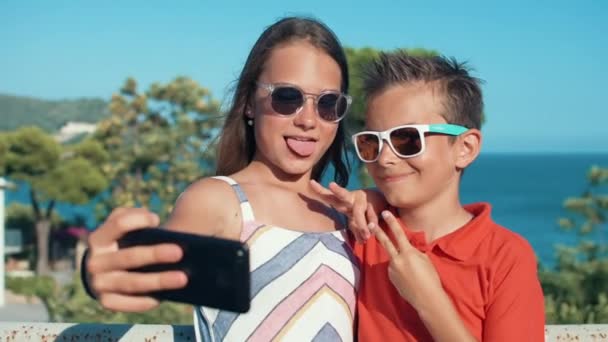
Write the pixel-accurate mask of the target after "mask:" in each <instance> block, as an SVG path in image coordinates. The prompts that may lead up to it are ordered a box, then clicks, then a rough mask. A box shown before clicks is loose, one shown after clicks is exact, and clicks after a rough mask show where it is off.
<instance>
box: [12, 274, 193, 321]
mask: <svg viewBox="0 0 608 342" xmlns="http://www.w3.org/2000/svg"><path fill="white" fill-rule="evenodd" d="M6 287H7V288H8V289H9V290H11V291H12V292H13V293H17V294H21V295H24V296H26V297H29V298H32V297H36V298H38V299H39V300H40V302H41V303H42V304H43V305H44V307H45V309H46V311H47V313H48V316H49V321H50V322H70V323H89V322H103V323H122V324H192V306H191V305H186V304H179V303H170V302H163V303H161V305H160V306H158V307H157V308H155V309H154V310H150V311H146V312H143V313H124V312H114V311H111V310H106V309H104V308H103V307H102V306H101V305H100V304H99V302H98V301H96V300H94V299H92V298H91V297H89V296H88V295H87V294H86V293H85V292H84V288H83V287H82V285H81V283H80V278H79V276H78V275H75V276H74V278H73V279H72V281H71V282H69V283H67V284H65V285H61V284H58V283H57V282H56V281H55V280H54V279H53V278H52V277H49V276H34V277H8V278H7V281H6Z"/></svg>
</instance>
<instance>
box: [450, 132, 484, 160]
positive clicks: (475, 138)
mask: <svg viewBox="0 0 608 342" xmlns="http://www.w3.org/2000/svg"><path fill="white" fill-rule="evenodd" d="M458 140H460V143H459V144H458V147H459V148H458V151H457V153H458V155H457V156H456V167H458V168H459V169H465V168H466V167H467V166H469V165H470V164H471V163H472V162H473V161H474V160H475V158H477V156H478V155H479V152H480V150H481V131H479V130H478V129H474V128H472V129H469V130H468V131H466V132H465V133H463V134H462V135H461V136H460V137H458Z"/></svg>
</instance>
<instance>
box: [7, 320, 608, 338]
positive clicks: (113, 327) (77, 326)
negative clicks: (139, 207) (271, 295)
mask: <svg viewBox="0 0 608 342" xmlns="http://www.w3.org/2000/svg"><path fill="white" fill-rule="evenodd" d="M545 338H546V341H560V342H561V341H608V324H582V325H547V327H546V328H545ZM195 340H196V339H195V337H194V329H193V328H192V326H190V325H162V324H159V325H155V324H135V325H130V324H99V323H33V322H32V323H30V322H0V341H82V342H87V341H104V342H105V341H150V342H152V341H153V342H164V341H175V342H182V341H195Z"/></svg>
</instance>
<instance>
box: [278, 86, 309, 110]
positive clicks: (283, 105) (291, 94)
mask: <svg viewBox="0 0 608 342" xmlns="http://www.w3.org/2000/svg"><path fill="white" fill-rule="evenodd" d="M271 103H272V109H273V110H274V111H275V112H277V113H279V114H283V115H290V114H293V113H295V112H296V111H297V110H298V108H300V107H301V106H302V104H303V103H304V97H303V94H302V92H300V91H299V90H298V89H297V88H294V87H278V88H276V89H274V91H273V92H272V102H271Z"/></svg>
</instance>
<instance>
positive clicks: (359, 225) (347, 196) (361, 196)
mask: <svg viewBox="0 0 608 342" xmlns="http://www.w3.org/2000/svg"><path fill="white" fill-rule="evenodd" d="M310 184H311V186H312V189H313V190H314V191H315V192H316V193H318V194H319V195H321V196H322V197H323V198H324V200H325V201H326V202H327V203H329V205H331V206H332V207H333V208H334V209H336V210H337V211H338V212H340V213H342V214H344V215H346V216H347V217H348V228H349V229H350V231H351V232H352V233H353V234H354V236H355V239H356V240H357V242H359V243H361V242H365V241H366V240H367V239H369V237H370V236H371V233H370V231H369V228H368V227H367V226H368V224H369V223H374V224H377V223H378V218H377V216H376V213H375V212H374V210H373V207H372V206H371V205H370V204H369V203H368V195H367V193H366V192H365V191H363V190H355V191H348V190H346V189H345V188H343V187H341V186H339V185H338V184H336V183H335V182H331V183H329V188H325V187H323V186H322V185H321V184H319V183H318V182H316V181H315V180H311V181H310Z"/></svg>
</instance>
